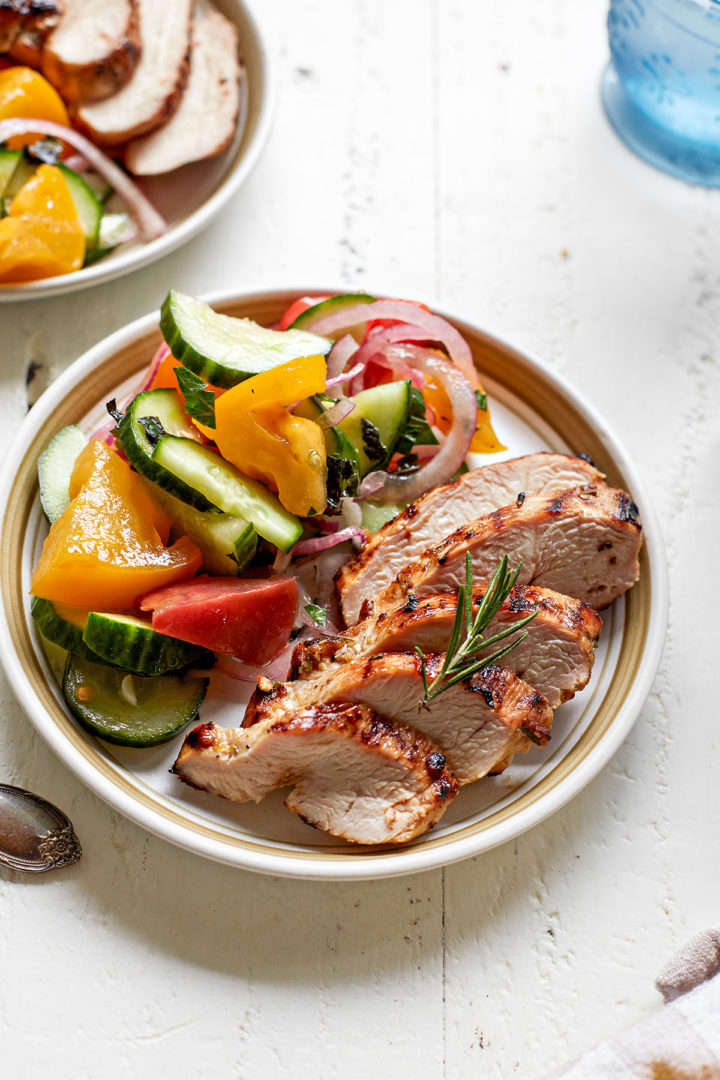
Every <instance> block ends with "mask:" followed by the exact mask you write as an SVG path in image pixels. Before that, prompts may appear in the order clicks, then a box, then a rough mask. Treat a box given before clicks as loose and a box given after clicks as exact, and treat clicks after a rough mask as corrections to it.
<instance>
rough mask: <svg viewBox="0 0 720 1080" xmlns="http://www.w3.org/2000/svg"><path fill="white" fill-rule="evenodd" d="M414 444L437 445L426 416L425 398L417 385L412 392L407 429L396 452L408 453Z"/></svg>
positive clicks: (398, 442) (396, 445)
mask: <svg viewBox="0 0 720 1080" xmlns="http://www.w3.org/2000/svg"><path fill="white" fill-rule="evenodd" d="M414 446H437V438H436V436H435V432H434V431H433V429H432V428H431V427H430V425H429V424H428V422H427V418H426V416H425V399H424V398H423V396H422V394H421V393H420V391H419V390H418V388H417V387H416V386H413V388H412V391H411V394H410V412H409V413H408V418H407V423H406V425H405V430H404V431H403V433H402V435H401V436H400V438H399V439H398V441H397V443H396V444H395V452H396V453H398V454H403V455H406V454H409V453H410V451H411V450H412V448H413V447H414Z"/></svg>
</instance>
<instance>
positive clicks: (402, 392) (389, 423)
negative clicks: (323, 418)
mask: <svg viewBox="0 0 720 1080" xmlns="http://www.w3.org/2000/svg"><path fill="white" fill-rule="evenodd" d="M411 390H412V383H411V382H410V380H409V379H402V380H401V381H400V382H391V383H383V384H382V385H381V386H373V387H372V389H370V390H361V391H360V393H359V394H356V395H355V397H354V398H352V400H353V401H354V402H355V408H354V409H353V411H352V412H351V413H350V415H349V416H346V417H345V419H344V420H341V421H340V423H339V424H338V425H337V429H336V430H337V431H338V432H339V433H341V434H342V435H344V436H345V437H346V438H347V439H348V441H349V442H350V443H351V444H352V446H353V447H354V448H355V452H356V454H357V461H358V466H359V469H360V476H361V477H362V476H367V474H368V473H369V472H372V471H373V470H374V469H384V468H385V467H386V466H387V464H388V462H389V461H390V458H391V457H392V454H393V450H394V448H395V444H396V443H397V441H398V439H399V438H400V436H401V435H402V433H403V431H404V430H405V425H406V424H407V420H408V416H409V414H410V406H411V403H412V396H411ZM363 420H366V421H368V422H369V423H370V424H372V425H373V427H374V428H375V429H376V431H377V436H378V439H379V442H380V443H381V444H382V447H383V448H384V450H385V452H384V454H383V455H382V456H378V457H375V458H374V459H372V458H371V457H370V456H369V455H368V440H367V435H366V434H364V433H363Z"/></svg>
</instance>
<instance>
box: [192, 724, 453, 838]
mask: <svg viewBox="0 0 720 1080" xmlns="http://www.w3.org/2000/svg"><path fill="white" fill-rule="evenodd" d="M173 771H174V772H176V773H177V775H178V776H179V777H180V779H181V780H184V781H185V782H186V783H188V784H192V785H193V786H194V787H197V788H201V789H202V790H203V791H208V792H210V793H211V794H213V795H221V796H222V797H223V798H225V799H231V800H232V801H233V802H241V803H242V802H248V801H250V800H254V801H255V802H258V801H259V800H260V799H262V798H263V797H264V796H265V795H268V794H269V793H270V792H271V791H275V790H276V789H277V788H284V787H292V788H293V790H292V791H291V792H290V794H289V795H288V797H287V799H286V800H285V805H286V806H287V807H288V808H289V809H290V810H293V811H294V812H295V813H296V814H299V816H300V817H301V818H302V819H303V820H304V821H306V822H307V823H308V824H310V825H314V826H315V827H316V828H318V829H324V830H325V832H329V833H332V835H333V836H337V837H340V838H342V839H344V840H349V841H350V842H352V843H355V844H390V843H403V842H405V841H408V840H412V839H413V837H415V836H420V835H421V834H422V833H424V832H427V830H428V829H429V828H431V826H433V825H434V824H435V823H436V822H437V821H438V820H439V819H440V818H441V817H442V815H443V814H444V812H445V810H446V808H447V806H448V805H449V804H450V802H451V801H452V799H453V798H454V797H455V795H456V794H457V790H458V785H457V781H456V780H455V778H454V777H453V776H452V775H451V773H449V772H448V771H447V769H446V768H445V759H444V757H443V755H442V754H441V753H440V752H439V750H438V749H437V747H436V746H434V745H433V744H432V743H431V742H430V741H429V740H428V739H427V738H425V736H424V735H420V734H419V733H418V732H416V731H415V730H413V729H412V728H410V727H407V726H406V725H403V724H394V723H391V722H390V721H389V720H386V719H384V718H383V717H382V716H380V715H378V713H376V712H375V711H374V710H373V709H371V708H369V707H367V706H364V705H347V704H343V705H323V706H319V707H311V708H307V709H303V710H301V711H299V712H296V713H295V714H294V715H293V716H290V717H287V718H285V719H282V720H277V721H272V720H270V721H268V722H266V723H258V724H255V725H254V726H253V727H251V728H219V727H216V726H215V725H214V724H201V725H200V726H199V727H197V728H195V730H194V731H192V732H190V734H189V735H188V736H187V738H186V739H185V743H184V744H183V747H182V749H181V751H180V754H179V756H178V759H177V761H176V762H175V765H174V766H173Z"/></svg>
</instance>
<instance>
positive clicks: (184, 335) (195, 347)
mask: <svg viewBox="0 0 720 1080" xmlns="http://www.w3.org/2000/svg"><path fill="white" fill-rule="evenodd" d="M160 329H161V330H162V332H163V335H164V337H165V340H166V341H167V343H168V345H169V346H170V349H171V351H172V354H173V356H175V357H177V359H178V360H179V361H180V363H181V364H184V366H185V367H187V368H189V369H190V370H191V371H194V372H195V374H196V375H199V376H200V377H201V378H203V379H205V381H206V382H208V383H210V384H211V385H212V386H220V387H231V386H235V385H237V383H239V382H242V381H243V379H248V378H250V376H252V375H257V374H258V373H259V372H261V371H269V370H270V369H271V368H274V367H277V366H278V365H279V364H287V363H289V362H290V361H291V360H297V359H298V358H300V357H303V356H316V355H318V354H320V355H321V356H326V355H327V353H328V352H329V351H330V346H331V344H332V343H331V342H330V341H329V340H328V339H327V338H321V337H318V336H317V335H316V334H308V333H306V332H305V331H302V330H285V331H282V332H280V331H278V330H268V329H266V327H264V326H259V325H258V324H257V323H255V322H252V320H250V319H233V318H230V317H229V316H228V315H219V314H218V313H217V312H216V311H213V309H212V308H211V307H210V306H209V304H204V303H203V302H202V300H196V299H195V298H194V297H192V296H186V295H185V294H184V293H180V292H177V291H176V290H175V289H172V290H171V291H170V292H169V293H168V295H167V297H166V298H165V302H164V304H163V306H162V310H161V314H160Z"/></svg>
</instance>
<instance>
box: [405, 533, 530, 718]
mask: <svg viewBox="0 0 720 1080" xmlns="http://www.w3.org/2000/svg"><path fill="white" fill-rule="evenodd" d="M521 569H522V563H520V565H519V566H518V568H517V570H515V571H514V572H513V571H510V570H508V560H507V555H505V556H503V558H502V559H501V560H500V563H499V565H498V567H497V570H496V571H495V573H494V574H493V576H492V579H491V581H490V584H489V585H488V587H487V589H486V590H485V595H484V596H483V598H482V600H481V601H480V604H479V605H478V609H477V612H476V614H475V617H474V618H473V614H472V607H473V594H472V584H473V582H472V560H471V558H470V552H469V551H468V552H466V555H465V584H464V585H461V586H460V588H459V589H458V601H457V608H456V609H455V622H454V624H453V628H452V631H451V633H450V640H449V641H448V646H447V652H446V653H445V659H444V660H443V664H442V668H441V669H440V674H439V675H438V676H437V678H435V679H433V681H432V682H431V683H428V680H427V668H426V662H425V654H424V652H423V651H422V649H421V648H419V647H418V646H416V647H415V652H416V653H417V655H418V656H419V657H420V661H421V673H422V680H423V688H424V691H425V693H424V695H423V697H422V699H421V702H420V704H421V705H422V706H427V705H428V704H429V703H430V702H431V701H432V700H433V699H434V698H436V697H437V696H438V695H439V694H442V692H443V691H444V690H449V689H450V687H451V686H454V685H455V683H458V682H463V681H464V680H465V679H469V678H470V676H471V675H474V674H475V672H476V671H481V670H482V669H483V668H486V667H489V666H490V665H491V664H496V663H497V662H498V660H500V659H502V657H503V656H505V655H506V654H507V653H509V652H510V651H511V649H514V648H515V646H516V645H519V644H520V642H521V641H522V640H523V639H524V638H526V637H527V631H525V633H524V634H520V635H519V636H518V637H515V638H514V639H513V640H512V641H511V642H510V643H509V644H508V645H503V646H502V648H500V649H497V650H496V651H495V652H494V653H493V654H492V655H491V656H483V657H482V659H478V657H477V654H478V652H479V651H480V650H481V649H487V648H488V647H489V646H490V645H495V644H497V643H498V642H499V641H503V640H504V639H505V638H506V637H508V636H510V635H511V634H517V632H518V631H519V630H522V628H523V626H526V625H527V624H528V623H529V622H530V620H531V619H534V618H535V614H536V613H535V612H534V611H533V612H532V614H531V615H528V616H527V617H526V618H524V619H520V620H519V621H518V622H516V623H514V624H513V625H512V626H506V627H504V628H503V629H502V630H499V631H498V633H497V634H493V635H492V636H491V637H489V638H484V637H483V636H482V635H483V631H484V630H486V629H487V627H488V626H489V625H490V623H491V622H492V620H493V619H494V618H495V616H496V615H497V613H498V611H499V610H500V608H501V607H502V605H503V603H504V602H505V600H506V599H507V596H508V594H509V592H510V590H511V589H512V588H513V586H514V584H515V582H516V581H517V579H518V576H519V574H520V571H521ZM463 623H464V624H465V637H464V638H463V637H462V632H463Z"/></svg>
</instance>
